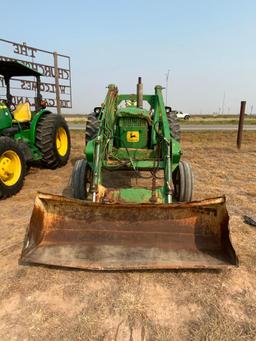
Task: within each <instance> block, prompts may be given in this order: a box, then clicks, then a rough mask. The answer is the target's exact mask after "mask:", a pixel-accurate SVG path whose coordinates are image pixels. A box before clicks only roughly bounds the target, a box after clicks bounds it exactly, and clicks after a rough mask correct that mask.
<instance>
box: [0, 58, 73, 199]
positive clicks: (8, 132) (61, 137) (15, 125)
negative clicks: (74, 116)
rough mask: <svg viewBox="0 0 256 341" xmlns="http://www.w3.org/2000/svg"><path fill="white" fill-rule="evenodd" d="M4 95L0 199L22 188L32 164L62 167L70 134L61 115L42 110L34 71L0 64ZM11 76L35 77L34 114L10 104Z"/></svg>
mask: <svg viewBox="0 0 256 341" xmlns="http://www.w3.org/2000/svg"><path fill="white" fill-rule="evenodd" d="M0 75H1V76H3V77H4V80H5V84H6V96H5V98H4V99H2V100H0V199H4V198H6V197H9V196H12V195H14V194H16V193H17V192H18V191H19V190H20V189H21V188H22V186H23V182H24V178H25V175H26V172H27V169H28V167H29V166H30V164H31V163H32V162H33V161H40V163H41V164H42V165H43V166H45V167H47V168H51V169H54V168H57V167H61V166H63V165H65V164H66V163H67V161H68V158H69V154H70V134H69V129H68V126H67V123H66V121H65V120H64V118H63V117H62V116H61V115H56V114H53V113H52V112H51V111H49V110H48V109H46V102H45V101H43V100H42V96H41V94H40V76H41V74H40V73H38V72H37V71H35V70H33V69H30V68H28V67H26V66H24V65H23V64H21V63H19V62H16V61H0ZM13 77H35V78H36V82H34V84H35V91H36V97H35V111H31V110H30V105H29V103H20V104H17V105H14V103H13V98H12V95H11V93H10V81H11V79H12V78H13Z"/></svg>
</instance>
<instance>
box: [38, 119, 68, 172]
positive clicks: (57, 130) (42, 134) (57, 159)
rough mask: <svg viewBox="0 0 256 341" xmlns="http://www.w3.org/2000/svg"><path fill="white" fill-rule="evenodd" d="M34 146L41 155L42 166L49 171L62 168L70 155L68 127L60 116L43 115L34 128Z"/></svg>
mask: <svg viewBox="0 0 256 341" xmlns="http://www.w3.org/2000/svg"><path fill="white" fill-rule="evenodd" d="M36 146H37V147H38V148H39V150H40V151H41V153H42V156H43V158H42V164H43V165H44V166H46V167H47V168H50V169H55V168H57V167H62V166H64V165H65V164H66V163H67V162H68V159H69V154H70V134H69V129H68V125H67V123H66V121H65V119H64V118H63V117H62V116H61V115H56V114H51V113H50V114H45V115H43V116H42V117H41V118H40V120H39V122H38V124H37V128H36Z"/></svg>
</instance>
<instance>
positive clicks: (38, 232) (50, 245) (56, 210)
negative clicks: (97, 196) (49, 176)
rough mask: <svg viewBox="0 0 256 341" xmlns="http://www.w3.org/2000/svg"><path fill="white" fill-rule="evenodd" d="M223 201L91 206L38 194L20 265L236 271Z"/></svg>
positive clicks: (221, 198) (78, 201)
mask: <svg viewBox="0 0 256 341" xmlns="http://www.w3.org/2000/svg"><path fill="white" fill-rule="evenodd" d="M228 220H229V218H228V213H227V210H226V205H225V198H224V197H220V198H214V199H208V200H203V201H198V202H191V203H174V204H171V205H163V204H159V205H151V204H145V205H134V204H96V203H95V204H94V203H85V202H82V201H80V200H74V199H68V198H65V197H61V196H55V195H48V194H39V195H38V196H37V197H36V200H35V206H34V210H33V213H32V217H31V221H30V225H29V227H28V230H27V234H26V237H25V241H24V247H23V250H22V254H21V262H22V263H23V264H24V263H40V264H48V265H55V266H65V267H72V268H80V269H92V270H131V269H133V270H134V269H195V268H198V269H202V268H207V269H209V268H210V269H218V268H224V267H227V266H231V265H237V264H238V259H237V256H236V253H235V251H234V249H233V246H232V244H231V241H230V238H229V228H228Z"/></svg>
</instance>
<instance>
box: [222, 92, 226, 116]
mask: <svg viewBox="0 0 256 341" xmlns="http://www.w3.org/2000/svg"><path fill="white" fill-rule="evenodd" d="M225 100H226V92H224V94H223V98H222V106H221V114H222V115H224V111H225Z"/></svg>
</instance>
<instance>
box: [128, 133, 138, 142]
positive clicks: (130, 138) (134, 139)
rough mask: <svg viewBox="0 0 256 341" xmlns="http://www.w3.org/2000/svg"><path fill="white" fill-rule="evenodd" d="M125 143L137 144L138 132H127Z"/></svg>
mask: <svg viewBox="0 0 256 341" xmlns="http://www.w3.org/2000/svg"><path fill="white" fill-rule="evenodd" d="M126 136H127V142H139V140H140V133H139V132H138V131H127V135H126Z"/></svg>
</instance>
